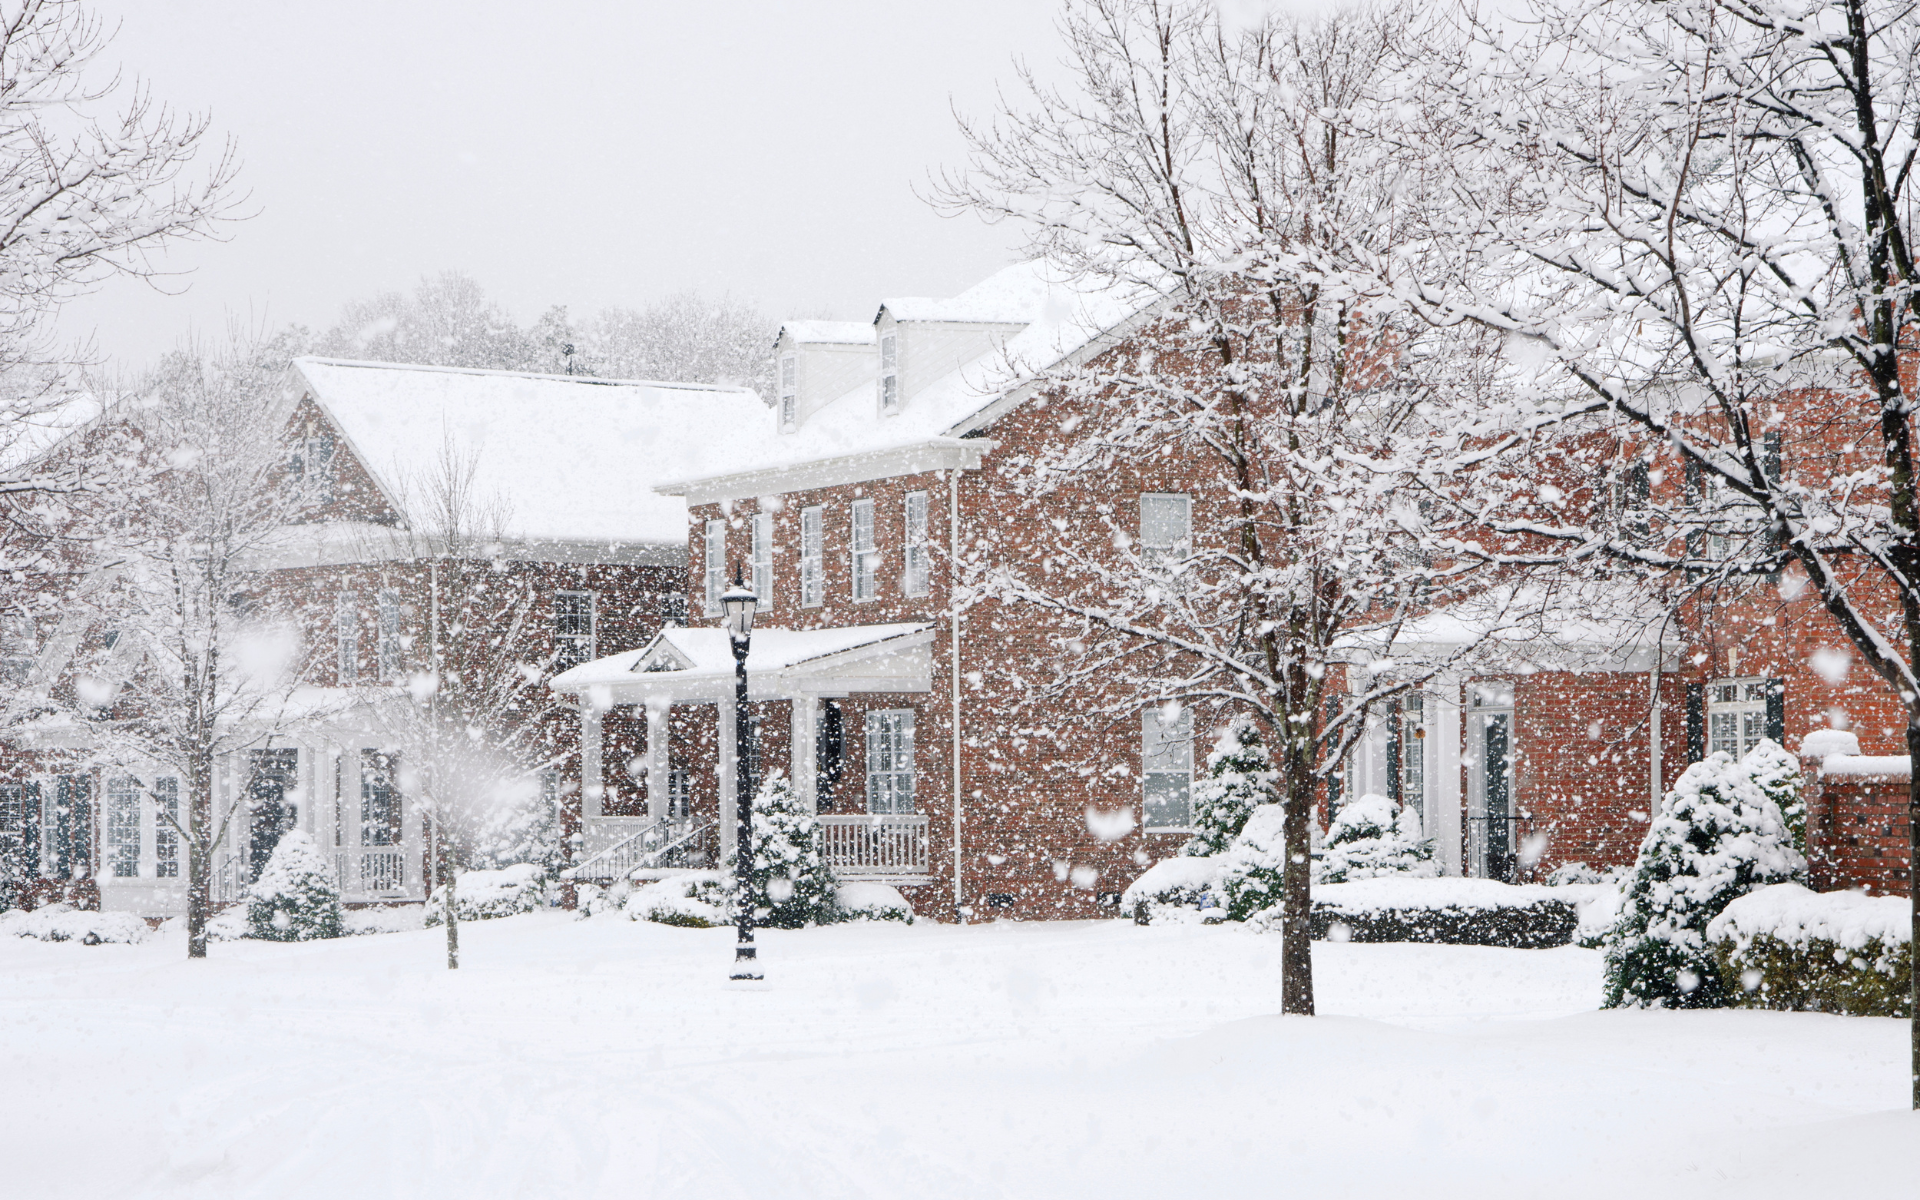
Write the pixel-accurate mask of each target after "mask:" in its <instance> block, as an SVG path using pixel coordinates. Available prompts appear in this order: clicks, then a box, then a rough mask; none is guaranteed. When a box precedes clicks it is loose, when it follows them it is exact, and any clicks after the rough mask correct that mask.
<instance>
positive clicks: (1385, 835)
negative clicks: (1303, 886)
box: [1313, 794, 1434, 884]
mask: <svg viewBox="0 0 1920 1200" xmlns="http://www.w3.org/2000/svg"><path fill="white" fill-rule="evenodd" d="M1432 874H1434V867H1433V842H1432V840H1431V839H1429V838H1426V837H1423V836H1421V832H1420V815H1419V814H1418V813H1416V812H1414V811H1413V810H1412V809H1411V808H1403V809H1401V810H1400V811H1399V812H1398V813H1396V812H1394V810H1393V801H1391V800H1389V799H1387V798H1386V797H1385V796H1379V795H1373V794H1368V795H1365V796H1361V797H1360V798H1359V799H1357V800H1354V801H1351V802H1350V803H1348V804H1345V805H1342V806H1341V808H1340V811H1339V812H1337V813H1335V814H1334V817H1333V820H1332V821H1330V822H1328V823H1327V836H1326V838H1325V839H1324V840H1323V841H1322V842H1321V853H1320V855H1319V856H1318V857H1317V858H1316V859H1315V860H1314V874H1313V881H1314V882H1315V883H1316V884H1319V883H1348V882H1350V881H1353V880H1358V879H1377V878H1379V877H1381V876H1385V875H1432Z"/></svg>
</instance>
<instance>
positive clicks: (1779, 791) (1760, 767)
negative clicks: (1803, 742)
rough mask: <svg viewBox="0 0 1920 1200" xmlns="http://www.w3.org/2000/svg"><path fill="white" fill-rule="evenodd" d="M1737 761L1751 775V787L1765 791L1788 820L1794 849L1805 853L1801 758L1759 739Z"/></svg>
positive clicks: (1805, 835)
mask: <svg viewBox="0 0 1920 1200" xmlns="http://www.w3.org/2000/svg"><path fill="white" fill-rule="evenodd" d="M1740 762H1741V765H1742V766H1743V767H1744V768H1745V769H1746V772H1747V774H1748V775H1749V776H1751V777H1752V779H1753V783H1754V786H1755V787H1758V788H1759V789H1760V790H1761V791H1762V792H1765V793H1766V795H1767V799H1769V800H1771V801H1773V803H1774V807H1776V808H1778V809H1779V810H1780V816H1781V818H1782V819H1783V820H1785V821H1786V823H1787V831H1788V832H1789V833H1791V834H1792V835H1793V848H1794V849H1795V850H1798V851H1799V852H1800V853H1802V854H1805V853H1806V852H1807V805H1806V801H1805V800H1804V799H1802V794H1803V791H1804V785H1803V781H1802V779H1801V777H1800V760H1799V759H1797V758H1795V757H1794V756H1793V755H1791V754H1788V753H1787V751H1786V748H1785V747H1783V746H1782V745H1780V743H1778V742H1776V741H1774V740H1773V739H1772V738H1762V739H1760V742H1759V744H1758V745H1756V746H1754V748H1753V749H1751V750H1749V751H1747V755H1746V757H1745V758H1743V759H1741V760H1740Z"/></svg>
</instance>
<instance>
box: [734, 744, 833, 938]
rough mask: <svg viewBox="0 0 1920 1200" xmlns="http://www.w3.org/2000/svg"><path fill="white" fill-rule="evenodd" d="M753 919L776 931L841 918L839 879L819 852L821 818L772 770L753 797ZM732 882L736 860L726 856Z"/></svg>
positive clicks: (791, 786) (778, 772)
mask: <svg viewBox="0 0 1920 1200" xmlns="http://www.w3.org/2000/svg"><path fill="white" fill-rule="evenodd" d="M751 849H752V853H753V861H752V868H751V874H750V879H751V881H752V887H753V911H754V923H755V924H758V925H765V926H770V927H772V928H774V929H799V928H802V927H803V926H807V925H825V924H828V923H830V922H832V921H834V920H836V919H838V916H839V913H838V910H837V909H836V908H835V907H834V903H833V890H834V888H835V886H837V883H838V881H837V880H835V879H834V877H833V868H832V867H829V866H828V865H827V860H826V856H825V855H824V854H822V853H821V852H820V822H819V820H818V819H817V818H816V817H815V816H814V815H813V814H812V813H811V812H809V811H807V808H806V806H805V805H804V804H802V803H801V802H800V799H799V797H797V796H795V795H794V792H793V785H792V784H791V783H789V782H788V781H787V777H786V774H785V773H784V772H781V771H774V772H772V773H770V774H769V775H768V776H767V781H766V782H765V783H763V784H761V785H760V790H759V791H758V792H757V793H756V794H755V795H754V797H753V845H752V847H751ZM726 866H727V872H726V874H727V879H728V886H729V887H731V886H732V880H733V860H732V856H728V860H727V864H726Z"/></svg>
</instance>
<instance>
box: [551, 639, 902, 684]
mask: <svg viewBox="0 0 1920 1200" xmlns="http://www.w3.org/2000/svg"><path fill="white" fill-rule="evenodd" d="M932 629H933V626H932V625H931V624H929V623H927V622H925V621H908V622H901V623H897V624H891V625H847V626H842V627H840V628H838V629H756V630H754V631H753V641H752V643H751V645H750V647H749V649H748V653H747V678H748V681H749V682H750V683H752V682H754V681H755V680H756V678H757V680H758V681H760V682H763V683H764V682H766V681H769V680H771V679H772V678H773V676H774V675H776V674H777V673H779V672H782V671H791V670H792V669H794V668H796V667H801V666H805V665H808V664H817V665H821V666H825V665H827V664H826V661H825V660H828V659H832V658H834V657H836V656H839V655H843V654H847V653H849V652H851V651H856V650H873V649H878V648H880V647H881V646H883V645H884V644H885V643H888V642H898V643H900V648H901V649H906V648H907V646H908V645H909V644H918V643H919V642H921V641H923V640H924V639H923V638H921V637H919V636H917V635H922V634H926V633H928V632H929V631H931V630H932ZM863 657H864V656H863ZM733 675H734V664H733V645H732V643H731V642H730V641H729V640H728V637H727V632H726V630H724V629H717V628H706V629H683V628H678V627H675V628H669V629H663V630H661V631H660V632H659V633H658V634H655V635H654V638H653V640H652V641H650V642H648V643H647V644H646V645H645V646H642V647H641V648H640V649H638V650H624V651H622V652H620V653H619V654H610V655H608V656H607V657H605V658H596V659H594V660H593V661H592V662H586V663H581V664H580V665H579V666H577V667H574V668H572V669H570V670H567V671H562V672H561V673H560V674H558V675H556V676H554V677H553V680H552V682H551V683H549V684H548V686H549V687H551V688H552V689H553V690H554V691H556V692H564V693H568V694H579V693H581V692H585V691H587V690H588V689H590V688H607V689H609V690H622V689H646V690H651V689H649V688H648V685H659V686H660V687H662V688H664V689H666V690H670V691H673V692H675V693H679V694H686V693H689V692H691V691H694V690H696V689H699V688H701V687H702V686H703V685H708V684H713V683H718V682H728V683H730V681H731V680H732V679H733ZM755 694H756V695H758V694H759V689H757V688H756V691H755Z"/></svg>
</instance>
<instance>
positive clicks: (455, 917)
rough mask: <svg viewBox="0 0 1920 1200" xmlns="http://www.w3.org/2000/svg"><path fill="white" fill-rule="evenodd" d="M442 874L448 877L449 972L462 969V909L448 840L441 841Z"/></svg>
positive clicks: (442, 839)
mask: <svg viewBox="0 0 1920 1200" xmlns="http://www.w3.org/2000/svg"><path fill="white" fill-rule="evenodd" d="M440 857H441V859H442V863H441V874H442V875H444V876H445V877H446V885H445V886H446V889H447V970H449V971H457V970H459V969H460V909H459V906H458V905H457V904H456V903H455V897H454V894H453V889H454V875H455V872H454V866H453V863H452V862H450V861H446V858H447V840H446V838H444V837H443V838H441V839H440Z"/></svg>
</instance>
